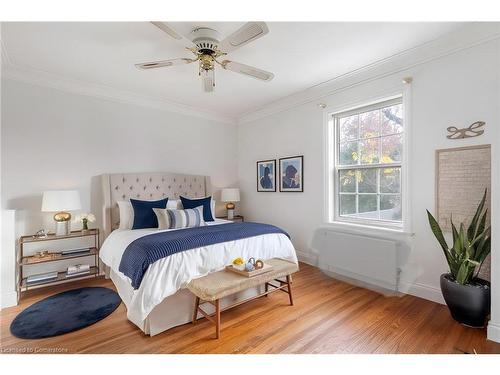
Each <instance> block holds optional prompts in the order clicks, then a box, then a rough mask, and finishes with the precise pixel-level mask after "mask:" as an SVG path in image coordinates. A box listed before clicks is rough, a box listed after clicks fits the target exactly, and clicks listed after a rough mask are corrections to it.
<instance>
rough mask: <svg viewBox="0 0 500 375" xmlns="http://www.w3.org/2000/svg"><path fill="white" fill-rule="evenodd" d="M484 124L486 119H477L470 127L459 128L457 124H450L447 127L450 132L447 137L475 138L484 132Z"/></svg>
mask: <svg viewBox="0 0 500 375" xmlns="http://www.w3.org/2000/svg"><path fill="white" fill-rule="evenodd" d="M484 125H486V123H485V122H484V121H476V122H474V123H473V124H471V125H470V126H469V127H468V128H463V129H458V128H457V127H456V126H449V127H447V128H446V130H448V133H450V134H448V135H447V136H446V138H448V139H464V138H473V137H478V136H480V135H481V134H483V133H484V129H483V127H484Z"/></svg>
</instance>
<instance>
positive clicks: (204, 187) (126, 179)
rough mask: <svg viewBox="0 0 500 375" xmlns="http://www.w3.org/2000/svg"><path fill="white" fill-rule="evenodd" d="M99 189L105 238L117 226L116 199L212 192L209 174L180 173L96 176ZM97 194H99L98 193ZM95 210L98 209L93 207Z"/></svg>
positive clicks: (208, 193)
mask: <svg viewBox="0 0 500 375" xmlns="http://www.w3.org/2000/svg"><path fill="white" fill-rule="evenodd" d="M97 178H98V179H99V180H100V181H99V185H100V190H101V191H100V192H99V191H97V192H96V193H97V195H98V197H97V199H98V205H99V211H100V212H99V213H100V215H99V216H101V215H102V217H101V218H100V219H101V220H100V221H102V223H101V225H102V228H103V231H104V238H106V237H107V236H108V235H109V234H110V233H111V232H112V231H113V230H114V229H116V228H118V225H119V223H120V215H119V210H118V204H117V202H118V201H122V200H127V199H129V198H135V199H143V200H157V199H162V198H170V199H179V196H180V195H183V196H185V197H190V198H197V197H204V196H207V195H211V193H212V192H211V190H212V188H211V184H210V177H208V176H196V175H188V174H180V173H169V172H154V173H117V174H103V175H100V176H97ZM99 193H100V194H99ZM96 212H97V210H96Z"/></svg>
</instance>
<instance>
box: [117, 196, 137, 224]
mask: <svg viewBox="0 0 500 375" xmlns="http://www.w3.org/2000/svg"><path fill="white" fill-rule="evenodd" d="M117 203H118V209H119V210H120V226H119V227H118V228H119V229H132V227H133V226H134V209H133V208H132V203H130V201H118V202H117Z"/></svg>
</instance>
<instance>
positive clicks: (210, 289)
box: [187, 258, 299, 338]
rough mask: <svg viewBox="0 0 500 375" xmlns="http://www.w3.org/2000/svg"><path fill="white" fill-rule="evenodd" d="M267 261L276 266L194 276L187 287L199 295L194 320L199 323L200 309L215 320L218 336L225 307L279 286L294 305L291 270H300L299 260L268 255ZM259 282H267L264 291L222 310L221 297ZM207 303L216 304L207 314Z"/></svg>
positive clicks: (258, 284) (267, 292)
mask: <svg viewBox="0 0 500 375" xmlns="http://www.w3.org/2000/svg"><path fill="white" fill-rule="evenodd" d="M265 263H267V264H270V265H272V266H273V269H272V270H271V271H269V272H266V273H263V274H260V275H257V276H254V277H246V276H242V275H238V274H236V273H234V272H229V271H225V270H223V271H218V272H214V273H211V274H208V275H207V276H203V277H200V278H198V279H194V280H192V281H191V282H190V283H189V284H188V285H187V288H188V289H189V290H190V291H191V292H192V293H193V294H194V295H195V296H196V299H195V306H194V312H193V324H196V319H197V318H198V312H200V313H201V314H202V315H203V316H204V317H205V318H207V319H208V320H209V321H210V322H212V323H213V324H215V336H216V338H219V337H220V313H221V312H222V311H225V310H228V309H231V308H233V307H235V306H238V305H241V304H242V303H245V302H248V301H251V300H254V299H256V298H259V297H262V296H267V295H269V294H271V293H274V292H276V291H278V290H281V291H283V292H285V293H287V294H288V296H289V299H290V305H293V297H292V285H291V284H292V278H291V274H292V273H294V272H297V271H298V270H299V267H298V265H297V264H296V263H293V262H290V261H287V260H284V259H278V258H273V259H268V260H266V261H265ZM280 278H285V280H280ZM273 282H277V283H279V284H278V285H276V284H274V283H273ZM260 285H265V292H264V293H260V294H258V295H256V296H254V297H251V298H247V299H245V300H243V301H239V302H236V303H234V304H232V305H229V306H226V307H224V309H222V310H221V306H220V300H221V298H224V297H226V296H229V295H232V294H235V293H238V292H241V291H243V290H245V289H249V288H253V287H257V286H260ZM205 303H209V304H212V305H213V306H214V307H215V313H213V314H208V313H207V312H206V311H205V310H203V309H202V308H201V305H203V304H205Z"/></svg>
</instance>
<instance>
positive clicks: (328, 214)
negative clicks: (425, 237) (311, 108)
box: [324, 85, 411, 233]
mask: <svg viewBox="0 0 500 375" xmlns="http://www.w3.org/2000/svg"><path fill="white" fill-rule="evenodd" d="M391 101H399V102H401V103H402V106H403V126H404V128H403V141H402V143H403V145H402V146H403V152H402V160H401V163H395V164H384V165H378V164H377V165H376V166H370V165H368V166H363V168H364V167H367V168H370V167H372V168H379V167H385V166H387V167H390V166H394V165H397V166H398V167H399V166H401V210H402V222H401V223H399V222H391V221H384V220H379V219H369V218H356V217H345V216H340V211H339V195H340V194H339V188H338V182H339V181H338V180H339V174H338V169H339V168H338V164H337V158H338V155H339V147H338V145H339V142H338V139H337V131H336V129H335V127H336V124H335V121H334V119H335V117H336V116H338V115H346V114H347V115H349V114H354V113H360V112H365V111H369V110H370V109H376V108H381V107H384V106H385V105H387V104H388V103H390V102H391ZM409 102H410V85H407V87H406V88H405V90H401V91H399V92H398V93H394V94H393V95H390V96H389V95H388V96H382V97H380V98H378V99H375V100H372V101H367V102H366V103H365V104H361V103H358V104H357V105H355V106H351V107H348V108H339V110H336V111H332V112H326V111H325V138H326V142H325V147H326V149H325V153H324V154H325V173H326V176H325V182H326V184H325V222H326V224H331V225H341V226H342V227H343V226H350V227H354V228H356V227H358V228H373V229H381V230H389V231H396V232H403V233H410V232H411V229H410V228H411V223H410V203H409V189H408V186H409V173H408V165H409V162H408V157H409V146H408V145H409V142H408V139H409V135H410V116H409V113H410V112H409V105H408V104H409ZM389 105H390V104H389ZM358 167H359V166H358ZM341 169H345V168H344V167H342V168H341Z"/></svg>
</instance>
